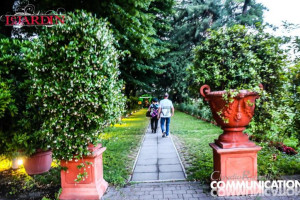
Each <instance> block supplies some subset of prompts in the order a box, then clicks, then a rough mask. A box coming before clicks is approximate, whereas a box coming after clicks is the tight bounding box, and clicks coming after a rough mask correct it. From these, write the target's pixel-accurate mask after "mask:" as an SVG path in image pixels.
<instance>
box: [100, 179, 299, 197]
mask: <svg viewBox="0 0 300 200" xmlns="http://www.w3.org/2000/svg"><path fill="white" fill-rule="evenodd" d="M148 199H149V200H300V197H299V196H281V197H279V196H278V197H275V196H255V195H253V196H231V197H214V196H211V194H210V189H209V185H202V184H200V183H199V182H187V181H179V182H159V183H158V182H156V183H137V184H131V185H127V186H125V187H124V188H119V189H117V188H114V187H109V189H108V191H107V192H106V194H105V195H104V196H103V197H102V200H148Z"/></svg>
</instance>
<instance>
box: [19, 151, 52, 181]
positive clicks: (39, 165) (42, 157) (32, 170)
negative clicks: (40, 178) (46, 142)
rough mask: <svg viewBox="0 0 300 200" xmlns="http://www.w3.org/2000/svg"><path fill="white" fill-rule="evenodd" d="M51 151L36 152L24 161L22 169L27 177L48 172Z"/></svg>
mask: <svg viewBox="0 0 300 200" xmlns="http://www.w3.org/2000/svg"><path fill="white" fill-rule="evenodd" d="M51 163H52V151H51V150H48V151H38V152H37V153H35V154H33V155H31V156H30V157H29V158H27V159H26V160H25V161H24V164H23V165H24V168H25V171H26V173H27V174H28V175H35V174H42V173H45V172H47V171H49V170H50V168H51Z"/></svg>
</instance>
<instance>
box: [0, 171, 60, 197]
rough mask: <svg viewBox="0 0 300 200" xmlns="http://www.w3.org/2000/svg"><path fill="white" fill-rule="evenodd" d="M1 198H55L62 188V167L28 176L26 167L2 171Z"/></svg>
mask: <svg viewBox="0 0 300 200" xmlns="http://www.w3.org/2000/svg"><path fill="white" fill-rule="evenodd" d="M0 180H1V181H0V199H1V200H6V199H7V200H10V199H14V200H25V199H26V200H29V199H30V200H31V199H32V200H40V199H42V198H43V197H47V198H50V199H55V196H56V195H57V193H58V192H59V189H60V168H59V167H54V168H52V169H51V170H50V171H49V172H46V173H44V174H40V175H34V176H28V175H27V174H26V172H25V170H24V168H23V167H22V168H20V169H18V170H12V169H7V170H4V171H0Z"/></svg>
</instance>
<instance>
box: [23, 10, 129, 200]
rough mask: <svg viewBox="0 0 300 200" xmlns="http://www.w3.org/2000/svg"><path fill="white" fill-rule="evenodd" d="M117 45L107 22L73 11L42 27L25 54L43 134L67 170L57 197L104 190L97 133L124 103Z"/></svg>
mask: <svg viewBox="0 0 300 200" xmlns="http://www.w3.org/2000/svg"><path fill="white" fill-rule="evenodd" d="M115 44H116V41H115V40H114V38H113V36H112V32H111V31H110V30H109V25H108V24H107V22H105V21H104V20H102V19H97V18H96V17H94V16H92V14H90V13H86V12H85V11H76V12H74V13H67V14H66V15H65V24H60V25H56V26H53V27H51V28H45V29H44V30H43V31H42V32H41V34H40V35H39V38H38V39H36V40H35V41H33V46H34V47H33V50H32V51H30V52H29V54H28V58H29V59H30V62H29V68H30V74H31V77H32V79H33V81H34V83H33V85H32V88H31V95H32V96H33V99H34V102H33V106H37V107H39V108H40V113H41V115H40V116H41V118H42V119H43V124H42V128H41V131H42V132H43V135H46V136H47V141H48V144H49V147H50V148H51V149H52V150H53V156H54V158H56V159H59V160H61V165H62V167H63V168H65V169H64V170H62V172H61V176H62V177H61V180H62V194H61V196H60V199H90V198H100V197H101V196H102V195H103V193H104V192H105V190H106V188H107V183H106V182H105V180H104V179H103V173H102V169H103V167H102V153H103V152H104V150H105V148H104V147H101V145H99V142H100V141H99V134H101V133H102V132H103V130H104V128H105V127H107V126H109V125H110V124H114V123H115V122H117V121H118V120H119V118H120V117H121V115H122V113H123V112H124V105H125V101H126V99H125V98H124V95H123V94H122V88H123V84H122V81H120V80H118V76H119V74H120V71H119V62H118V59H119V55H120V52H119V51H118V50H117V49H116V48H115ZM87 191H89V192H87Z"/></svg>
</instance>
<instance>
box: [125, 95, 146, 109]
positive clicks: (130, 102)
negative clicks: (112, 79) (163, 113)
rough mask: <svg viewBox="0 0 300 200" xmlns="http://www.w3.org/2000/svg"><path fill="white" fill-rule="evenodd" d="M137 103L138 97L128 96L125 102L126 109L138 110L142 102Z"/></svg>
mask: <svg viewBox="0 0 300 200" xmlns="http://www.w3.org/2000/svg"><path fill="white" fill-rule="evenodd" d="M138 103H139V98H138V97H134V96H130V97H129V98H128V99H127V102H126V104H127V110H128V111H132V110H138V109H140V108H142V104H138Z"/></svg>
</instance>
